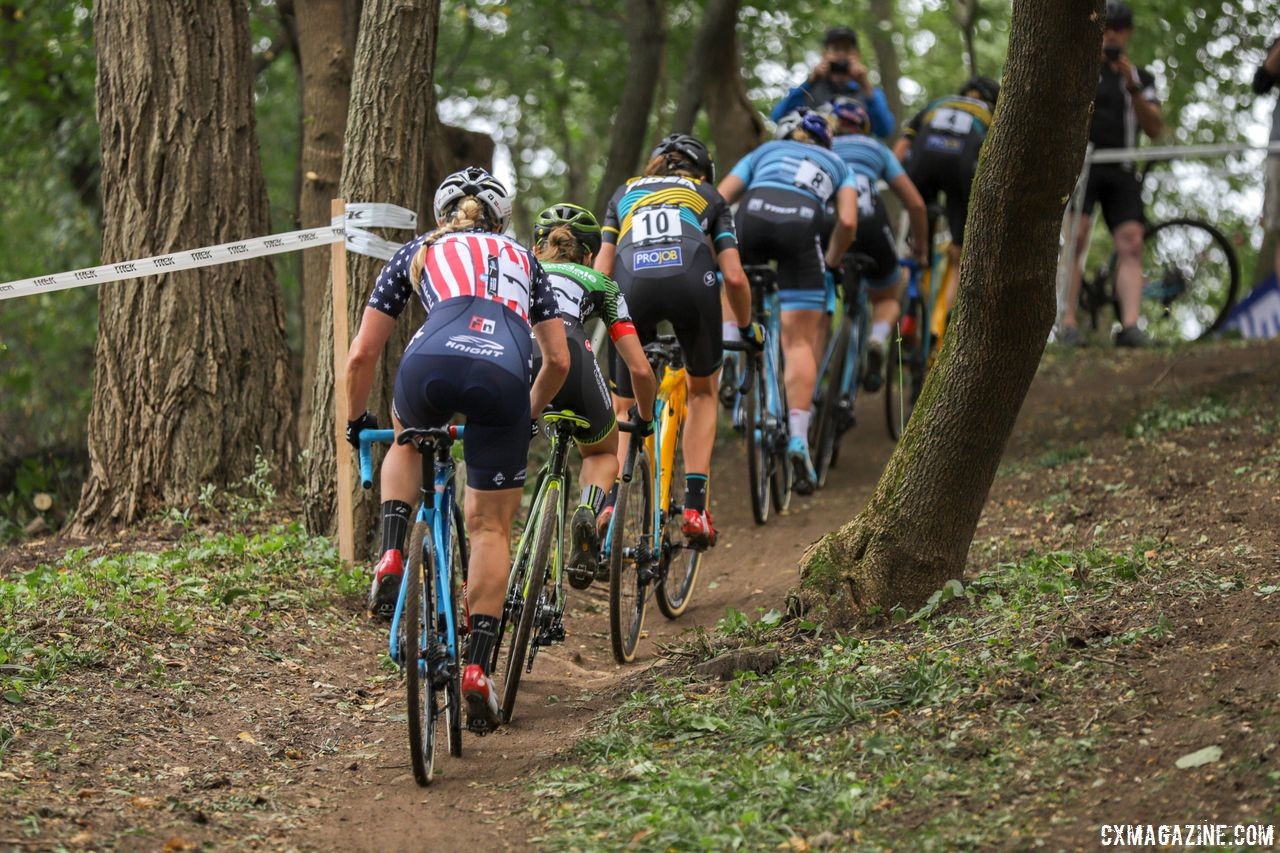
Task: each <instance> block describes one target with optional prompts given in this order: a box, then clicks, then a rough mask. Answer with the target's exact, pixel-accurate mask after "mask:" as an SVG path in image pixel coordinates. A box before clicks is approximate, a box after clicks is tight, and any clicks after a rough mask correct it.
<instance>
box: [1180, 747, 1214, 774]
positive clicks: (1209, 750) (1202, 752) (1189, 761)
mask: <svg viewBox="0 0 1280 853" xmlns="http://www.w3.org/2000/svg"><path fill="white" fill-rule="evenodd" d="M1221 757H1222V747H1220V746H1206V747H1205V748H1204V749H1197V750H1196V751H1195V752H1188V753H1187V754H1186V755H1184V756H1182V757H1181V758H1179V759H1178V760H1177V761H1175V762H1174V766H1176V767H1177V768H1178V769H1180V770H1187V769H1190V768H1192V767H1199V766H1200V765H1202V764H1212V763H1213V762H1215V761H1217V760H1218V759H1219V758H1221Z"/></svg>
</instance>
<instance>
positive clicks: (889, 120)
mask: <svg viewBox="0 0 1280 853" xmlns="http://www.w3.org/2000/svg"><path fill="white" fill-rule="evenodd" d="M819 82H821V83H822V84H823V85H822V87H821V88H822V89H826V90H828V91H829V90H830V89H831V88H832V86H831V84H830V83H829V82H827V81H825V80H823V81H819ZM813 88H814V86H813V84H811V83H810V82H809V81H808V80H806V81H804V82H803V83H801V84H800V85H799V86H796V87H795V88H794V89H792V90H791V91H790V92H788V93H787V96H786V97H785V98H783V99H782V100H781V101H779V102H778V105H777V106H776V107H774V108H773V112H771V113H770V114H769V118H771V119H773V120H774V121H777V120H778V119H780V118H782V117H783V116H784V115H786V114H787V113H789V112H794V111H795V110H798V109H800V107H809V108H810V109H812V108H815V107H818V106H821V103H819V102H817V101H816V99H815V96H814V92H813ZM837 94H838V95H846V94H847V95H849V96H851V97H855V98H858V100H860V101H862V102H863V103H864V104H866V105H867V113H868V114H869V115H870V116H871V132H872V133H874V134H875V135H876V136H879V137H881V138H883V139H888V138H889V136H890V135H892V134H893V129H894V126H895V124H894V120H893V113H891V112H889V102H888V101H886V100H885V99H884V92H882V91H880V90H879V89H872V90H871V94H870V95H868V96H866V97H863V95H862V88H861V87H860V86H859V85H858V84H857V83H855V82H853V81H852V80H850V81H849V82H848V83H847V84H846V86H845V87H844V90H843V91H839V92H837ZM824 100H828V101H829V100H834V96H832V97H831V98H825V99H824Z"/></svg>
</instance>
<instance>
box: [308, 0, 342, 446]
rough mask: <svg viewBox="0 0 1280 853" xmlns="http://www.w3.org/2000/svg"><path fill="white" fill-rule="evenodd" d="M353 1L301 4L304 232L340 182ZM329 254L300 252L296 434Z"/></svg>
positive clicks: (319, 218)
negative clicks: (299, 377) (299, 378)
mask: <svg viewBox="0 0 1280 853" xmlns="http://www.w3.org/2000/svg"><path fill="white" fill-rule="evenodd" d="M349 5H350V0H307V2H303V3H299V4H297V22H298V48H299V50H298V53H299V60H300V62H301V65H302V74H301V90H302V151H301V158H300V159H301V171H302V181H301V187H300V190H299V193H298V219H299V222H300V223H301V224H300V227H302V228H316V227H319V226H321V225H324V224H327V223H328V221H329V202H330V200H331V199H333V198H335V197H337V196H338V181H339V180H340V179H341V177H342V137H343V134H344V133H345V132H346V127H347V106H348V104H349V103H350V101H351V53H350V51H349V50H348V49H347V34H346V31H345V30H346V27H345V25H346V22H347V21H349V20H350V19H351V18H352V17H353V14H352V13H351V12H350V10H349V9H348V8H347V7H348V6H349ZM329 299H330V297H329V253H328V252H326V251H322V250H319V249H312V250H308V251H306V252H303V253H302V405H301V407H300V410H299V413H298V435H299V439H300V440H301V441H303V442H305V441H306V439H307V436H308V434H309V432H310V429H311V408H312V397H313V395H314V393H315V386H314V383H313V378H314V376H315V373H316V364H317V361H318V358H319V353H320V331H321V321H320V315H321V313H322V312H323V310H324V306H325V304H326V303H327V302H328V301H329Z"/></svg>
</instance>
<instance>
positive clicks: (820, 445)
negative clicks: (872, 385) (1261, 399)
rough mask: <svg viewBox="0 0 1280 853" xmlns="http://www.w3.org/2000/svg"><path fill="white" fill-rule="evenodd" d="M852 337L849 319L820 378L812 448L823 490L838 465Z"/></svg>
mask: <svg viewBox="0 0 1280 853" xmlns="http://www.w3.org/2000/svg"><path fill="white" fill-rule="evenodd" d="M852 333H853V332H852V321H851V320H849V319H848V318H845V319H844V320H842V321H841V322H840V331H838V332H837V333H836V336H835V337H834V338H833V339H832V341H831V347H833V349H831V358H830V360H829V361H828V362H827V370H826V372H825V373H824V374H823V375H822V376H820V377H819V378H818V383H819V384H818V389H819V391H820V394H819V401H818V404H817V405H816V406H814V413H813V419H812V420H811V421H810V425H809V446H810V447H812V448H813V449H814V455H813V470H814V472H815V473H816V474H817V475H818V481H817V486H818V488H819V489H821V488H822V487H823V486H825V485H826V484H827V473H828V472H829V471H830V470H831V466H832V464H833V463H834V462H835V456H836V445H837V442H838V440H839V435H838V433H837V430H836V411H837V410H838V409H839V405H840V392H841V390H842V389H841V387H840V381H841V379H843V378H844V364H845V360H846V358H847V357H848V351H849V337H850V336H851V335H852ZM855 381H856V377H855Z"/></svg>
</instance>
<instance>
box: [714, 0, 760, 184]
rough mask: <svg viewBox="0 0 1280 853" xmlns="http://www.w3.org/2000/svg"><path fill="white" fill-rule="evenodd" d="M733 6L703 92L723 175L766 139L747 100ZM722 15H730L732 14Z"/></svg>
mask: <svg viewBox="0 0 1280 853" xmlns="http://www.w3.org/2000/svg"><path fill="white" fill-rule="evenodd" d="M733 5H734V8H733V10H732V11H733V14H732V16H730V17H729V18H728V19H727V20H726V21H725V23H724V27H725V28H724V30H723V34H722V36H721V37H720V38H718V39H716V40H715V41H714V42H712V45H711V57H710V73H709V74H708V75H707V80H706V83H705V85H704V86H703V90H702V91H703V98H704V100H705V103H706V106H707V123H708V124H709V125H710V126H711V139H712V141H714V142H715V146H716V165H717V167H718V168H719V173H720V174H723V173H725V172H727V171H728V170H729V169H731V168H733V165H734V164H735V163H737V162H738V161H739V160H741V159H742V158H743V157H744V156H746V154H747V153H748V152H749V151H751V150H752V149H753V148H755V147H756V146H757V145H759V144H760V142H761V140H762V139H763V138H764V119H763V118H761V116H760V113H759V112H758V111H757V110H756V108H755V105H754V104H752V103H751V99H750V98H749V97H747V85H746V83H745V82H743V79H742V49H741V46H740V45H739V43H738V29H737V27H736V26H735V25H734V23H735V21H736V20H737V4H736V3H735V4H733ZM721 14H728V10H722V11H721Z"/></svg>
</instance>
